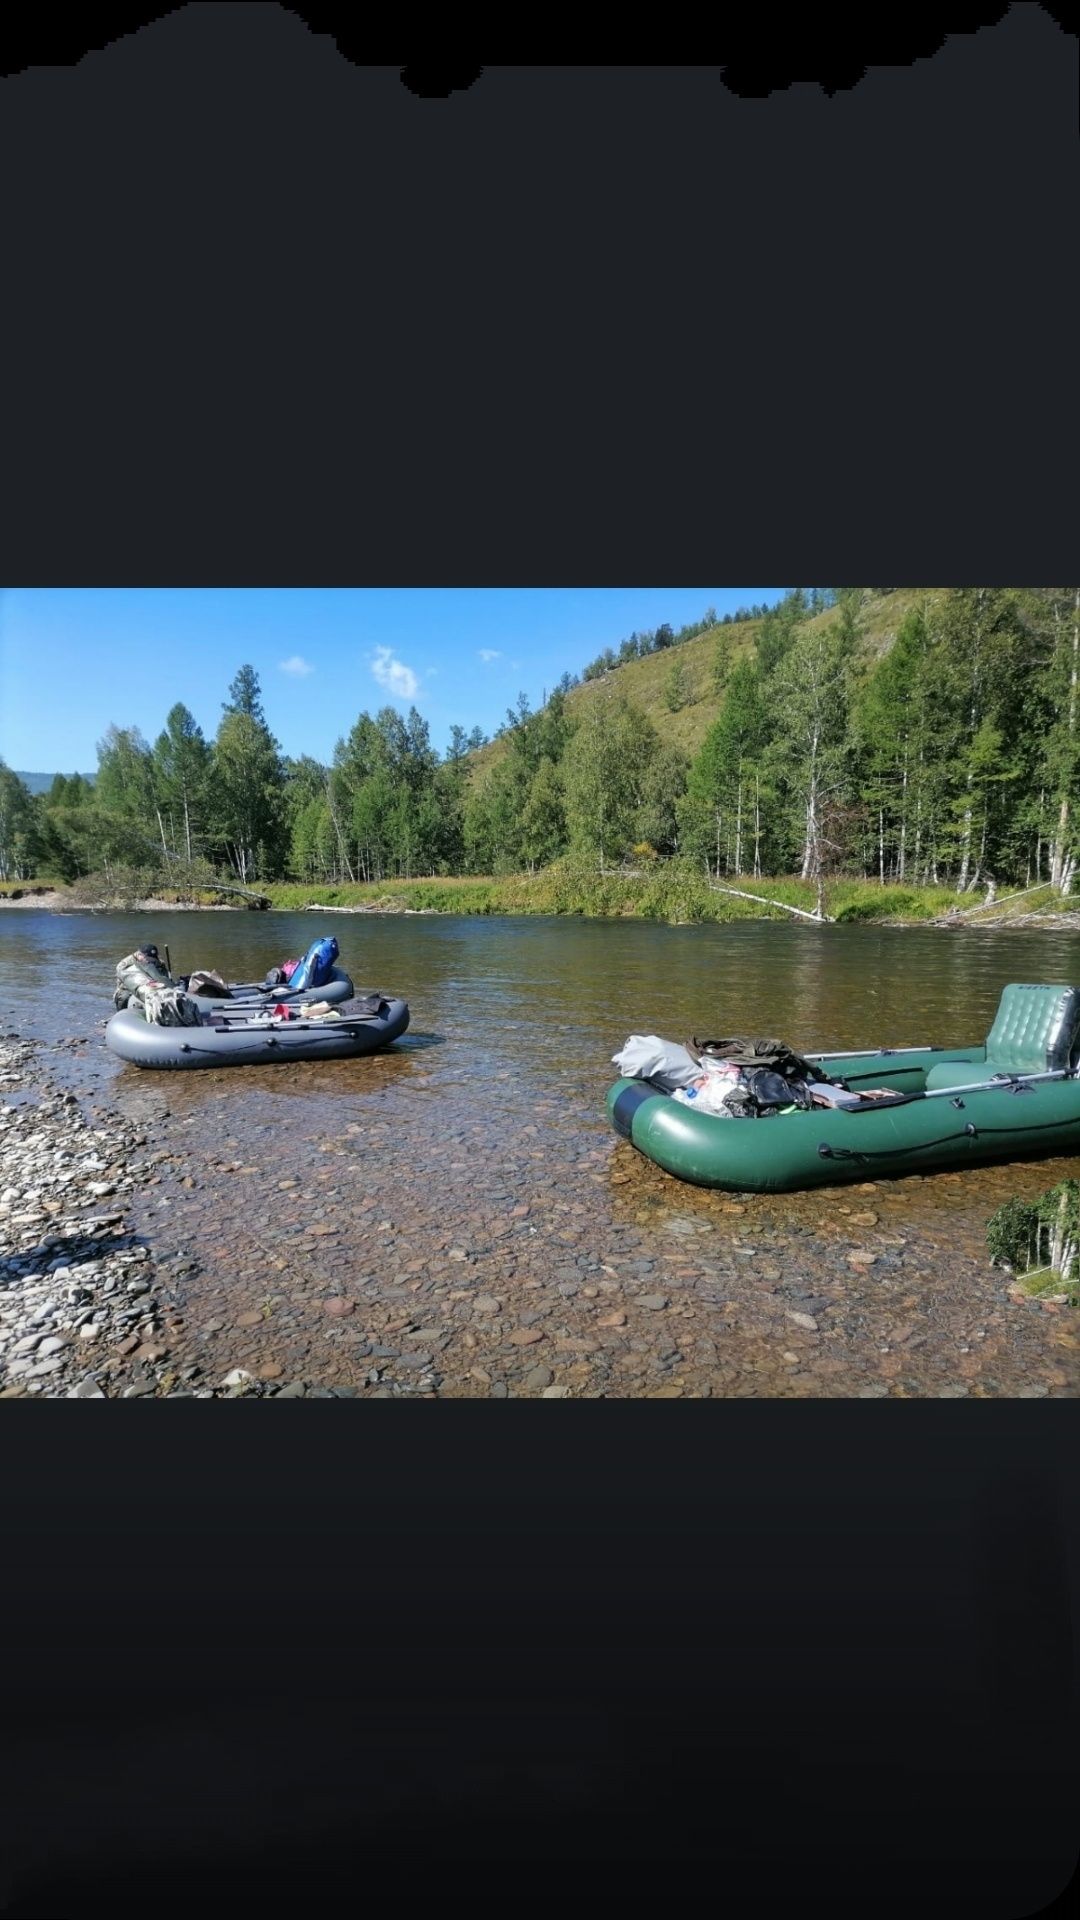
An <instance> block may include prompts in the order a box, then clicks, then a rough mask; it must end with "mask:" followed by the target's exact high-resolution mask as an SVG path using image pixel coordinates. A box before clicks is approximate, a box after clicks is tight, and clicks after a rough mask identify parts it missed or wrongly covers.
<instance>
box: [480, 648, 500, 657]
mask: <svg viewBox="0 0 1080 1920" xmlns="http://www.w3.org/2000/svg"><path fill="white" fill-rule="evenodd" d="M476 657H477V659H478V660H501V659H502V654H501V653H499V651H498V649H497V648H495V647H480V648H479V650H478V652H477V656H476Z"/></svg>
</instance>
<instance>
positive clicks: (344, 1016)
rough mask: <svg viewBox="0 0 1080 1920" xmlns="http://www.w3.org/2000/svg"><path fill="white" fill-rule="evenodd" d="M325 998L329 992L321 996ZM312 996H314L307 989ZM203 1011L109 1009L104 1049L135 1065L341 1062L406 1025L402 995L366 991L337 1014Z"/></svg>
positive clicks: (373, 1048) (372, 1049)
mask: <svg viewBox="0 0 1080 1920" xmlns="http://www.w3.org/2000/svg"><path fill="white" fill-rule="evenodd" d="M322 997H323V998H324V999H325V998H327V997H328V996H326V995H325V994H324V995H322ZM312 998H313V999H318V998H319V995H318V994H314V993H313V995H312ZM222 1006H223V1007H224V1008H228V1009H231V1011H229V1012H221V1013H214V1014H212V1015H211V1014H208V1013H207V1014H204V1015H203V1020H202V1024H201V1025H200V1026H197V1027H162V1026H158V1025H157V1024H156V1023H154V1022H151V1021H149V1020H144V1019H143V1017H142V1015H141V1014H140V1013H138V1012H136V1011H134V1010H133V1009H132V1008H130V1007H125V1008H124V1010H123V1011H122V1012H121V1013H114V1014H113V1017H112V1019H111V1020H110V1021H109V1022H108V1024H107V1026H106V1028H105V1041H106V1045H107V1046H108V1047H109V1050H110V1052H112V1053H115V1054H116V1055H118V1057H119V1058H120V1059H121V1060H129V1061H131V1062H132V1063H133V1065H135V1066H137V1067H166V1068H172V1069H174V1070H175V1069H178V1068H181V1069H182V1068H191V1067H261V1066H270V1065H274V1064H278V1065H280V1064H281V1063H282V1062H285V1061H289V1060H344V1059H352V1058H353V1057H355V1056H356V1055H358V1054H364V1053H377V1052H378V1051H379V1049H380V1048H382V1047H388V1046H390V1045H391V1044H392V1043H393V1041H395V1040H397V1039H398V1038H399V1036H400V1035H401V1034H403V1033H404V1031H405V1029H406V1027H407V1026H408V1024H409V1008H408V1004H407V1002H406V1001H404V1000H398V999H395V998H393V997H392V996H391V995H389V994H383V993H370V994H362V995H360V996H358V997H357V998H356V999H355V1001H353V1002H351V1003H350V1002H345V1003H344V1004H342V1005H341V1006H340V1007H339V1008H338V1009H337V1011H338V1013H339V1014H340V1018H339V1019H337V1020H318V1019H309V1020H305V1018H304V1015H303V1009H302V1008H298V1009H297V1010H296V1013H297V1017H294V1018H293V1019H291V1020H282V1019H280V1018H278V1017H276V1016H275V1015H273V1014H272V1013H271V1012H270V1009H269V1007H265V1006H262V1007H252V1008H251V1009H250V1010H249V1009H246V1008H239V1009H238V1008H237V1006H236V1002H235V1001H234V1000H226V1001H224V1002H222Z"/></svg>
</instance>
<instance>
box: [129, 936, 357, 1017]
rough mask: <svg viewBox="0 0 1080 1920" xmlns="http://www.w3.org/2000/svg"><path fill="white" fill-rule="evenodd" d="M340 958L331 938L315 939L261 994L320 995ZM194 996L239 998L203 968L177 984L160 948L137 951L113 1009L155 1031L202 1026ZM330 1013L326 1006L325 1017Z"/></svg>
mask: <svg viewBox="0 0 1080 1920" xmlns="http://www.w3.org/2000/svg"><path fill="white" fill-rule="evenodd" d="M167 953H168V948H166V954H167ZM337 958H338V943H337V941H336V940H335V939H334V937H333V935H332V934H331V935H328V936H327V937H325V938H323V939H321V940H315V941H313V942H312V945H311V946H310V947H309V948H308V950H307V952H306V953H305V954H304V955H303V956H302V958H301V959H298V960H285V961H283V962H282V964H281V965H280V966H279V967H272V968H271V969H270V972H269V973H268V974H267V976H266V978H265V980H264V981H263V982H262V987H261V991H263V992H265V993H267V994H269V993H272V992H273V991H274V990H275V989H279V988H281V987H288V989H289V991H290V992H292V993H301V992H308V991H314V990H317V989H318V988H320V987H323V986H325V985H326V984H327V982H328V981H329V980H330V979H331V977H332V976H333V978H334V980H335V981H337V980H338V979H339V976H338V975H336V974H335V973H334V964H335V962H336V960H337ZM257 990H258V989H257ZM251 991H252V990H251V989H246V990H245V993H244V995H243V997H244V998H249V997H250V994H251ZM194 995H201V996H203V997H204V998H205V997H209V998H211V999H213V1000H231V999H233V998H234V997H235V996H234V993H233V989H232V988H230V987H229V986H228V984H227V983H226V981H225V980H223V979H222V977H221V975H220V973H217V972H215V971H213V970H212V969H205V968H204V969H202V970H197V971H196V972H195V973H192V974H182V975H180V976H179V977H178V978H176V979H174V978H173V976H172V974H171V973H170V972H169V970H168V967H167V966H165V964H164V963H163V961H162V959H161V955H160V954H159V952H158V950H157V948H156V947H155V946H150V945H147V946H144V947H137V948H136V950H135V952H134V953H129V954H126V955H125V957H124V959H123V960H121V961H120V962H119V964H118V965H117V969H116V991H115V993H114V994H113V1005H114V1007H116V1009H117V1011H118V1012H119V1011H122V1010H123V1009H124V1008H125V1007H127V1008H130V1009H131V1010H132V1011H134V1012H136V1013H141V1014H142V1016H143V1018H144V1019H145V1020H148V1021H149V1022H151V1024H153V1025H156V1026H163V1027H197V1026H198V1025H199V1024H200V1021H201V1019H202V1010H201V1009H200V1008H199V1006H198V1005H197V1004H196V1001H195V999H194V998H193V996H194ZM321 1011H322V1009H321V1007H320V1006H319V1005H314V1006H312V1005H309V1006H308V1007H307V1009H306V1015H307V1016H311V1015H317V1014H319V1013H320V1012H321ZM329 1013H330V1007H329V1006H328V1005H327V1006H326V1007H325V1014H327V1015H328V1014H329Z"/></svg>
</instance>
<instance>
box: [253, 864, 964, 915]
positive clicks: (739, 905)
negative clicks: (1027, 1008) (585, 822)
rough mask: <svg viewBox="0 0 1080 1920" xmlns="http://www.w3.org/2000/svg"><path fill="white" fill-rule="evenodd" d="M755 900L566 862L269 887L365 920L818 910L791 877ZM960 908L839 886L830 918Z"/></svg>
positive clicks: (939, 892)
mask: <svg viewBox="0 0 1080 1920" xmlns="http://www.w3.org/2000/svg"><path fill="white" fill-rule="evenodd" d="M738 886H739V888H740V890H741V892H742V893H744V894H750V895H752V896H753V898H751V899H740V898H738V897H737V896H735V895H733V894H730V893H720V892H717V891H715V890H714V888H713V887H712V886H711V885H710V883H709V882H708V881H707V880H706V878H705V875H704V873H702V872H700V871H697V870H695V869H691V868H686V867H680V866H678V865H677V864H675V863H671V864H668V865H664V866H662V867H657V868H656V869H655V870H654V871H652V872H642V873H625V872H621V871H618V872H612V873H605V874H601V873H599V872H596V871H595V870H593V869H589V868H582V867H579V866H574V865H572V864H570V863H569V862H566V863H562V864H560V865H558V866H554V867H548V868H545V869H544V870H543V871H542V872H540V873H534V874H528V873H519V874H508V875H506V876H504V877H499V878H492V879H475V880H474V879H446V880H394V881H385V882H383V883H382V884H380V885H376V886H340V887H326V886H322V887H320V886H315V887H310V886H299V885H287V886H273V885H270V886H268V887H267V889H266V891H267V893H268V894H269V896H270V900H271V904H272V905H273V906H274V907H278V908H289V909H293V910H296V909H301V908H305V907H308V906H312V905H319V906H325V907H339V908H346V907H351V908H354V909H356V910H358V911H366V912H369V913H378V912H382V913H405V912H413V913H462V914H578V915H583V916H586V917H588V918H596V919H613V918H615V919H618V918H623V919H636V920H662V921H666V922H669V923H674V924H676V925H688V926H689V925H697V924H705V923H710V922H715V923H727V922H729V921H733V920H761V919H767V920H788V921H790V919H791V918H792V917H793V916H790V915H788V914H786V913H784V912H783V911H782V908H781V907H780V906H774V905H770V904H769V902H770V901H780V902H782V903H783V905H784V906H788V907H796V908H799V909H801V910H802V912H803V913H812V912H813V910H814V905H815V898H816V896H815V890H814V888H813V886H812V885H810V884H809V883H807V882H803V881H801V880H795V879H779V880H745V879H741V880H740V881H739V882H738ZM955 905H956V895H955V894H954V893H952V892H951V891H950V890H949V889H947V888H945V887H920V888H914V887H888V886H887V887H881V886H874V885H871V884H869V883H868V882H866V881H864V880H841V881H837V882H835V883H834V884H833V885H832V886H831V887H830V888H829V890H828V895H827V898H826V912H827V913H828V914H830V915H831V916H832V917H833V918H834V919H835V920H837V921H842V922H843V921H853V920H864V921H876V920H903V921H929V920H933V919H935V918H938V917H940V916H941V915H942V914H944V913H946V912H948V910H949V909H950V907H954V906H955Z"/></svg>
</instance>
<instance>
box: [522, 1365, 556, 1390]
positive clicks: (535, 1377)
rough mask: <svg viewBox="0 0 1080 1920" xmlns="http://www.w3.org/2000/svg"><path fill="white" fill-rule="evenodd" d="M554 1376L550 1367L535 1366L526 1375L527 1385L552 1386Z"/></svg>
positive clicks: (534, 1386)
mask: <svg viewBox="0 0 1080 1920" xmlns="http://www.w3.org/2000/svg"><path fill="white" fill-rule="evenodd" d="M554 1377H555V1376H554V1374H553V1373H552V1371H551V1368H550V1367H533V1368H531V1369H530V1371H529V1372H528V1373H527V1374H526V1375H525V1385H526V1386H527V1387H533V1388H536V1387H550V1385H551V1382H552V1380H553V1379H554Z"/></svg>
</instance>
